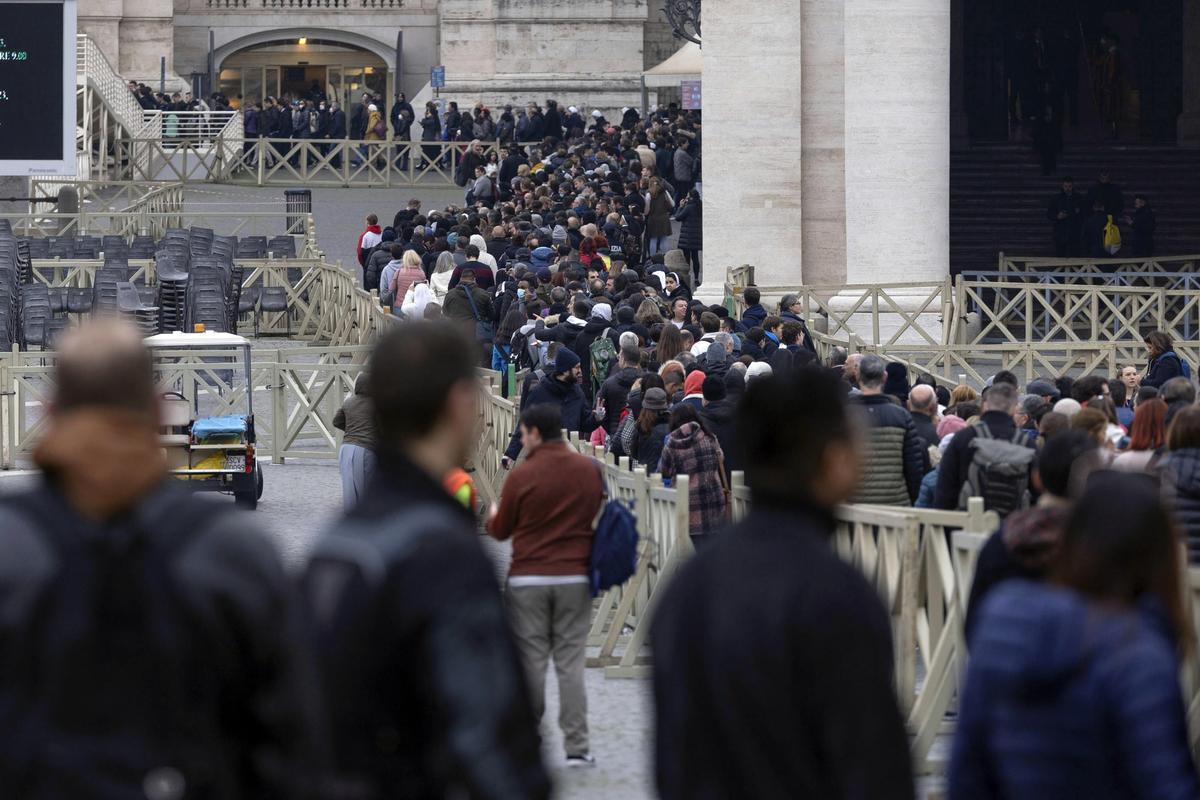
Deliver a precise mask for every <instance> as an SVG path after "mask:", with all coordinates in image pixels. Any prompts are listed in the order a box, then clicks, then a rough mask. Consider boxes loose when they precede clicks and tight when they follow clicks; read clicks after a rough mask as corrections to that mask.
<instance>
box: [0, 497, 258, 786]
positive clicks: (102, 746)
mask: <svg viewBox="0 0 1200 800" xmlns="http://www.w3.org/2000/svg"><path fill="white" fill-rule="evenodd" d="M175 491H176V492H177V495H178V496H177V497H176V498H175V499H174V500H173V501H170V502H161V503H158V504H157V505H156V507H155V508H156V509H157V510H152V509H148V508H147V509H142V510H140V511H139V514H141V515H142V516H143V519H144V520H145V524H144V526H143V529H142V530H139V531H138V533H137V534H136V535H135V536H133V537H132V538H130V539H129V540H128V541H117V540H115V537H88V536H87V535H86V533H81V532H80V531H78V530H75V529H72V528H71V527H70V526H69V525H68V524H65V520H64V517H63V514H62V512H61V508H62V500H61V498H60V497H59V496H58V495H57V494H56V493H55V492H53V491H52V490H51V489H49V488H48V487H43V488H41V489H39V490H37V491H35V492H32V493H29V494H25V495H20V496H17V497H13V498H11V499H7V500H6V501H5V503H4V505H5V506H7V507H8V508H9V509H11V510H14V511H16V513H17V514H18V515H20V516H23V517H26V518H28V519H30V520H32V521H33V522H34V523H35V527H34V528H33V529H34V530H36V531H37V532H38V534H39V535H40V536H41V538H42V539H43V540H44V541H45V542H46V544H47V545H48V547H49V549H50V550H51V552H52V553H53V555H54V557H55V559H56V561H57V569H56V577H55V578H54V579H53V580H51V581H48V582H47V583H46V584H45V589H44V591H42V592H41V594H40V595H38V596H36V597H31V598H30V600H29V602H30V604H31V605H30V609H31V610H30V612H29V613H28V614H26V615H25V616H24V617H23V618H22V620H21V622H22V623H23V627H21V628H19V629H17V630H14V631H13V635H14V642H15V643H19V646H18V647H13V648H10V649H9V650H8V651H7V652H2V653H0V670H3V672H2V673H0V674H2V675H3V680H2V682H0V785H3V786H4V794H5V795H6V796H8V797H37V798H42V797H71V796H81V795H87V796H99V795H101V794H105V793H111V796H118V795H120V796H129V797H135V796H136V797H140V796H142V794H143V792H144V791H150V789H149V788H143V787H155V791H158V792H160V793H161V796H163V797H176V796H178V797H181V798H182V797H188V798H190V797H237V796H241V793H242V790H243V788H244V787H242V786H241V785H240V784H241V781H240V779H239V775H238V774H237V768H236V767H235V765H237V764H238V763H239V760H240V759H241V758H242V757H243V756H244V755H245V753H244V752H242V748H241V744H242V743H241V742H239V741H237V740H236V739H235V740H230V738H229V735H228V729H229V728H231V727H235V728H236V727H237V726H238V721H237V720H230V719H228V718H227V717H228V710H229V708H230V706H231V700H234V701H235V703H233V705H236V702H238V701H240V699H239V698H233V697H230V696H229V695H228V692H227V691H224V690H223V689H222V680H223V679H224V680H225V681H228V679H229V677H230V675H229V674H225V675H224V676H223V677H222V676H221V674H220V672H219V670H220V667H221V666H223V665H221V664H220V663H219V662H220V661H221V659H222V658H224V657H225V654H227V653H228V652H229V650H230V647H231V646H232V644H233V643H232V642H228V641H216V640H215V637H212V636H209V637H207V638H209V639H213V640H211V641H204V639H205V632H204V631H203V630H202V629H201V628H200V626H198V625H196V624H195V620H194V619H192V618H191V615H190V614H189V612H188V610H187V608H186V606H185V604H184V602H183V598H182V597H181V596H180V593H179V591H178V587H177V586H176V585H175V584H174V581H173V579H172V575H173V571H174V563H175V559H176V557H177V556H178V555H179V554H180V553H181V552H182V551H183V549H184V548H185V547H186V546H187V545H188V544H189V543H190V542H191V541H193V539H194V538H195V535H196V534H197V533H198V532H199V531H200V529H201V525H202V524H204V523H211V522H212V519H213V518H212V513H213V512H212V506H210V505H208V504H204V507H203V508H202V507H200V505H201V504H200V502H199V501H197V500H196V499H195V498H193V497H192V496H191V494H190V493H189V492H187V491H186V490H185V489H182V488H179V489H178V490H175ZM160 499H161V498H160ZM227 666H229V667H230V668H231V672H232V669H233V668H234V667H235V666H236V665H234V664H229V665H227ZM241 727H242V728H246V727H247V726H246V725H242V726H241Z"/></svg>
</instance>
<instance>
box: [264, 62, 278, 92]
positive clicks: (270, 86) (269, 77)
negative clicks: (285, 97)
mask: <svg viewBox="0 0 1200 800" xmlns="http://www.w3.org/2000/svg"><path fill="white" fill-rule="evenodd" d="M263 92H265V93H266V94H267V95H270V96H271V97H279V67H264V68H263Z"/></svg>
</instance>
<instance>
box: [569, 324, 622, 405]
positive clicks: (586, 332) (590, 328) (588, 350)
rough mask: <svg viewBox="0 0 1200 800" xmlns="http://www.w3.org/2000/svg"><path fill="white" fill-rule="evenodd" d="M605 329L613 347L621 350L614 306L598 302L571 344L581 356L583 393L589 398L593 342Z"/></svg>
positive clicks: (590, 393) (590, 394)
mask: <svg viewBox="0 0 1200 800" xmlns="http://www.w3.org/2000/svg"><path fill="white" fill-rule="evenodd" d="M605 331H608V338H609V339H610V340H612V343H613V347H614V348H615V349H616V350H618V351H620V349H621V340H620V336H619V334H617V333H616V331H615V330H614V329H613V323H612V306H610V305H608V304H607V303H596V305H594V306H592V309H591V313H590V315H589V316H588V320H587V324H586V325H584V326H583V330H581V331H580V332H579V335H578V336H576V337H575V341H574V342H573V343H572V344H571V349H572V350H573V351H574V352H575V355H577V356H579V368H580V371H581V374H582V376H583V377H582V378H581V379H580V385H581V386H582V387H583V393H584V394H586V395H587V396H588V397H589V398H590V397H591V396H592V344H594V343H595V341H596V340H597V339H599V338H600V337H601V336H603V335H604V332H605Z"/></svg>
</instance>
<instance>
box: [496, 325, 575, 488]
mask: <svg viewBox="0 0 1200 800" xmlns="http://www.w3.org/2000/svg"><path fill="white" fill-rule="evenodd" d="M580 378H581V373H580V369H579V356H577V355H575V354H574V353H572V352H571V350H570V348H567V347H560V348H559V349H558V354H557V355H556V356H555V357H554V367H553V372H550V373H549V374H547V375H546V377H544V378H542V380H541V381H540V382H539V383H538V384H537V385H536V386H534V387H533V389H532V390H530V391H529V392H528V394H527V397H524V398H522V400H521V404H522V406H523V407H526V408H528V407H531V406H536V405H539V404H541V403H547V404H549V405H553V406H555V407H557V408H560V409H562V426H563V430H564V431H574V432H576V433H578V434H579V435H580V436H583V437H587V436H589V435H590V434H591V432H592V431H593V430H594V429H595V428H596V415H595V414H594V413H593V412H592V409H591V408H590V407H589V406H588V402H587V397H585V396H584V394H583V389H582V388H581V387H580V385H579V382H580ZM520 454H521V431H520V430H519V429H518V430H515V431H513V432H512V437H511V438H510V439H509V442H508V448H507V449H506V450H505V451H504V457H503V458H501V459H500V465H501V466H502V467H504V468H505V469H508V468H509V467H510V466H511V465H512V462H514V461H516V460H517V456H519V455H520Z"/></svg>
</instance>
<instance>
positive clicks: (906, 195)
mask: <svg viewBox="0 0 1200 800" xmlns="http://www.w3.org/2000/svg"><path fill="white" fill-rule="evenodd" d="M950 2H951V0H895V2H891V3H879V2H877V0H846V281H847V283H851V284H855V283H870V284H879V283H922V282H928V283H929V284H930V285H933V284H937V283H941V282H942V281H943V280H944V279H945V278H946V276H947V275H948V274H949V266H950V264H949V259H950V255H949V254H950V235H949V234H950V96H949V95H950V34H951V25H950ZM917 296H919V295H915V296H914V302H916V297H917ZM905 310H909V309H905ZM936 311H937V309H935V312H936ZM936 316H937V314H936V313H934V314H933V317H934V319H935V320H936Z"/></svg>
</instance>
